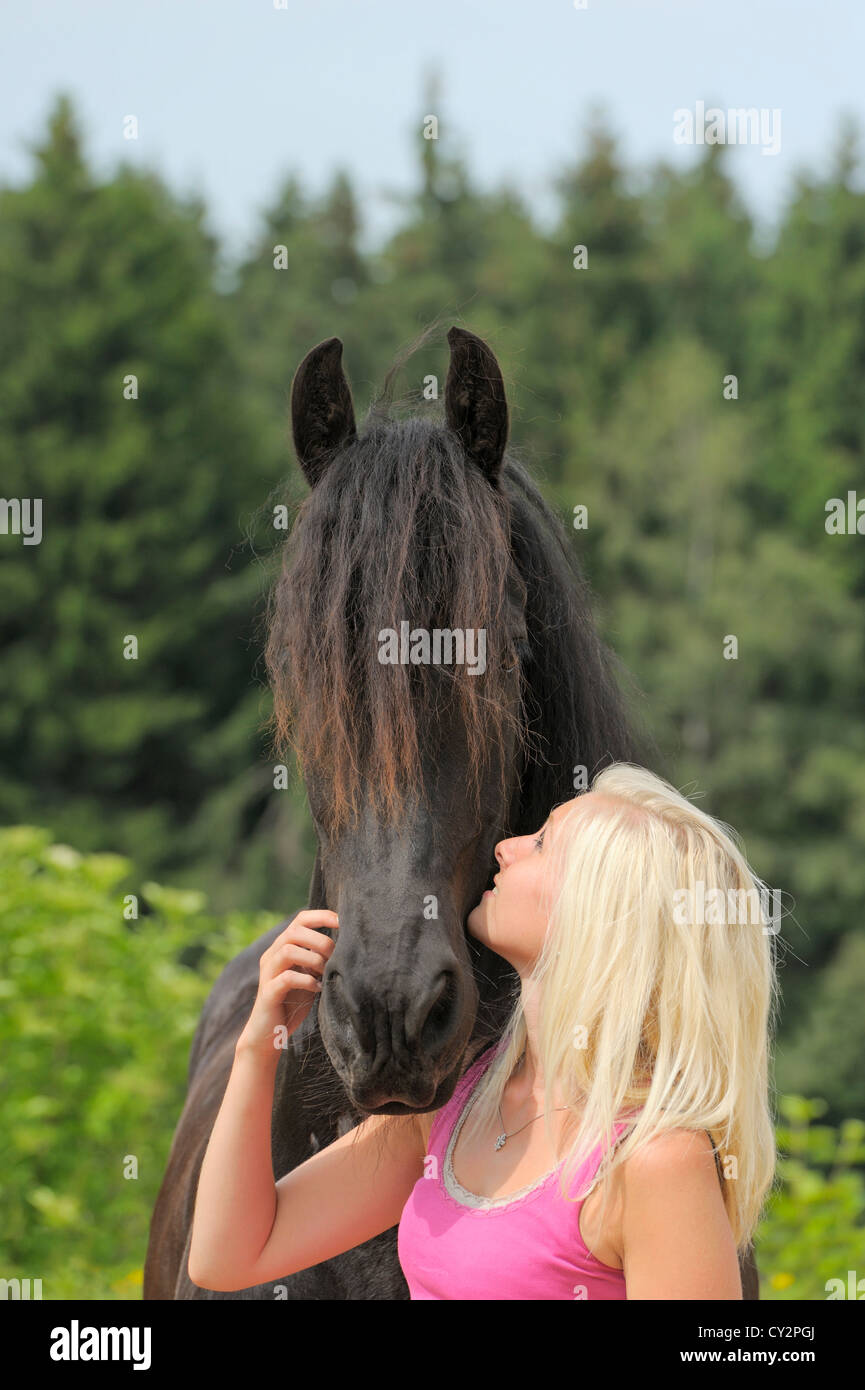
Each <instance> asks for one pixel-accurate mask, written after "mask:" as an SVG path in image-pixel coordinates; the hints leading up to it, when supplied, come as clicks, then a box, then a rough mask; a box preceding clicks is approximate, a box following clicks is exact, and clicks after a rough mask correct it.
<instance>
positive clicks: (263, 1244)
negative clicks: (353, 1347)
mask: <svg viewBox="0 0 865 1390" xmlns="http://www.w3.org/2000/svg"><path fill="white" fill-rule="evenodd" d="M274 1055H275V1057H276V1058H278V1055H279V1054H278V1053H275V1054H274ZM276 1065H277V1063H276V1061H271V1060H270V1059H269V1058H267V1057H264V1056H262V1054H261V1052H260V1050H253V1049H245V1048H244V1047H243V1046H241V1044H238V1048H237V1049H236V1052H235V1062H234V1066H233V1068H232V1071H231V1077H230V1078H229V1082H228V1087H227V1089H226V1092H225V1097H224V1099H223V1102H222V1107H221V1109H220V1111H219V1115H218V1116H217V1119H216V1124H215V1125H214V1127H213V1133H212V1134H211V1137H210V1143H209V1145H208V1148H207V1153H206V1154H205V1158H204V1163H203V1164H202V1168H201V1176H200V1178H199V1182H198V1193H197V1196H196V1201H195V1216H194V1220H193V1228H192V1242H191V1246H190V1251H189V1262H188V1273H189V1277H190V1279H191V1280H192V1282H193V1284H198V1285H199V1286H200V1287H201V1288H206V1289H214V1290H217V1291H219V1292H222V1293H231V1292H236V1291H237V1290H238V1289H248V1288H251V1287H252V1286H253V1285H254V1284H264V1283H267V1282H268V1281H269V1280H271V1279H279V1278H282V1277H283V1276H288V1275H289V1274H295V1273H296V1272H297V1271H298V1270H300V1269H308V1268H309V1267H310V1266H311V1265H316V1264H321V1262H322V1261H323V1260H328V1259H330V1258H331V1257H332V1256H334V1255H339V1254H342V1252H343V1251H344V1250H351V1249H353V1247H354V1246H356V1245H362V1244H363V1243H364V1241H367V1240H371V1239H372V1237H373V1236H376V1235H379V1234H380V1233H381V1232H382V1231H387V1230H389V1229H390V1227H391V1226H395V1225H397V1223H398V1222H399V1219H400V1216H401V1215H402V1209H403V1207H404V1206H405V1204H406V1202H407V1200H408V1197H409V1194H410V1193H411V1190H412V1188H413V1187H414V1184H415V1183H416V1182H417V1180H418V1178H419V1177H421V1176H422V1174H423V1159H424V1141H423V1136H422V1132H421V1129H420V1127H419V1125H418V1123H417V1117H416V1116H414V1115H406V1116H390V1115H373V1116H370V1117H369V1118H368V1119H366V1120H364V1121H362V1122H361V1124H359V1125H358V1126H356V1128H355V1129H353V1130H350V1131H349V1133H348V1134H344V1135H342V1137H341V1138H339V1139H337V1140H335V1141H334V1143H332V1144H329V1145H328V1147H327V1148H326V1149H322V1151H321V1152H320V1153H317V1154H314V1155H313V1156H312V1158H308V1159H307V1160H306V1162H305V1163H301V1164H300V1165H299V1166H298V1167H297V1168H295V1169H293V1171H292V1172H290V1173H287V1174H286V1176H285V1177H283V1178H280V1180H279V1182H278V1183H276V1184H274V1180H273V1168H272V1165H271V1157H270V1121H271V1106H272V1103H273V1086H274V1074H275V1071H276Z"/></svg>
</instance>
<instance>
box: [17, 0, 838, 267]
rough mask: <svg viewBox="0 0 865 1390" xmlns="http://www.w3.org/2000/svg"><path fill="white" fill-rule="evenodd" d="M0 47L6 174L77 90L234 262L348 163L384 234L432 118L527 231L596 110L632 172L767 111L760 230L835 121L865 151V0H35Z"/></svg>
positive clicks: (755, 147) (680, 163)
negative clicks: (289, 197)
mask: <svg viewBox="0 0 865 1390" xmlns="http://www.w3.org/2000/svg"><path fill="white" fill-rule="evenodd" d="M0 39H2V42H0V182H2V183H3V184H6V185H9V184H11V185H18V184H21V183H25V182H26V181H27V179H28V177H29V173H30V170H31V167H32V157H31V155H30V154H29V152H28V146H29V145H30V144H32V143H33V141H34V140H36V139H38V138H39V137H40V136H41V135H42V134H43V132H44V130H45V123H46V120H47V116H48V113H49V111H50V109H51V106H52V104H53V102H54V100H55V98H56V96H57V94H58V93H59V92H60V91H61V90H63V91H66V92H68V93H69V94H70V95H71V96H72V98H73V101H74V103H75V107H76V110H77V112H78V117H79V121H80V123H81V126H82V130H83V134H84V145H85V150H86V153H87V157H88V160H89V162H90V164H91V167H92V168H93V169H94V170H95V171H96V173H97V174H98V175H100V176H104V177H106V178H108V177H110V176H111V173H112V170H113V169H114V168H115V166H116V164H117V163H118V162H119V161H120V160H126V161H128V162H129V163H131V164H133V165H135V166H136V167H140V168H142V169H145V168H149V169H155V170H156V171H158V173H159V174H160V176H161V177H162V178H163V179H164V180H165V182H166V183H167V184H168V185H169V187H170V188H171V189H172V190H174V191H176V192H177V193H178V194H179V195H184V194H188V193H189V192H193V193H196V194H198V195H199V196H201V197H202V198H203V200H204V201H205V203H206V205H207V207H208V209H209V223H210V226H211V228H212V230H213V231H214V232H215V233H216V234H217V235H218V236H219V238H220V240H221V241H222V243H223V247H224V252H225V255H226V256H227V258H229V259H231V258H233V257H236V258H240V257H242V256H243V254H244V250H245V248H246V247H247V246H248V245H249V244H250V242H251V239H252V237H253V236H254V234H255V231H256V228H257V227H258V225H259V220H260V217H261V215H262V213H263V210H264V209H265V208H266V207H267V206H268V205H269V204H270V203H272V202H273V200H274V199H275V197H276V193H277V190H278V188H279V186H280V183H281V182H282V180H283V179H284V178H285V177H287V176H288V175H289V174H295V175H297V176H298V177H299V178H300V180H301V182H302V185H303V187H304V189H305V190H306V191H307V193H308V194H310V195H311V196H315V195H318V194H320V193H321V192H322V191H323V190H324V189H325V188H326V186H327V184H328V182H329V180H330V179H331V178H332V176H333V173H334V171H335V170H336V169H337V168H341V169H344V170H346V171H347V172H348V173H349V174H350V175H351V177H352V180H353V182H354V185H355V188H356V190H357V191H358V193H359V195H360V197H361V200H362V214H363V226H364V235H363V240H364V243H365V244H366V245H367V246H373V245H375V244H377V243H378V242H379V241H380V240H381V239H382V238H383V237H384V236H386V235H387V233H388V231H389V230H391V229H392V228H393V227H394V226H395V225H397V224H398V222H399V218H400V204H399V196H400V195H405V194H406V193H408V192H409V191H410V190H411V189H412V188H413V187H415V185H416V182H417V150H416V145H415V141H416V132H417V131H418V129H419V127H420V126H421V124H422V121H423V118H424V117H425V116H426V115H429V114H434V115H436V116H437V117H438V120H439V130H438V134H439V140H440V145H439V149H440V150H441V152H442V154H445V155H446V154H448V153H454V154H459V155H461V156H462V157H463V158H464V159H465V160H466V162H467V165H468V168H469V171H470V173H471V176H472V178H473V180H474V181H475V182H476V183H477V184H478V185H479V186H480V187H482V188H494V187H496V186H498V185H500V184H501V183H502V182H503V181H505V180H507V181H508V182H509V183H511V184H512V185H515V186H516V187H517V188H518V189H519V190H520V191H521V192H522V194H523V196H524V197H525V199H526V201H527V202H528V204H529V206H530V207H531V209H532V210H533V212H534V214H535V215H536V217H537V220H538V221H539V222H540V223H545V222H547V221H548V220H549V218H550V216H551V214H552V211H553V208H554V206H555V202H554V197H553V193H552V186H551V180H552V179H553V178H554V177H555V175H556V174H557V173H558V172H560V171H561V170H562V168H563V167H565V166H567V165H571V164H573V162H574V161H576V160H577V159H578V158H579V156H580V155H581V154H582V153H583V152H584V150H585V133H586V130H587V128H588V125H589V123H590V119H591V115H592V111H593V109H595V108H598V107H600V108H601V109H602V110H603V112H604V113H605V116H606V119H607V120H608V122H609V124H610V126H611V128H612V130H613V132H614V133H615V135H616V136H617V138H618V140H619V144H620V149H621V155H622V159H623V161H624V163H625V165H626V167H627V168H628V169H629V170H632V171H633V173H634V177H635V178H636V179H639V177H640V174H641V172H645V170H646V168H647V167H648V166H649V165H650V164H651V163H653V162H654V161H657V160H665V161H668V162H669V163H670V164H672V165H673V166H674V167H678V168H686V167H688V166H690V165H692V164H693V163H694V161H695V160H696V159H698V158H699V157H700V155H701V153H702V151H701V150H700V148H699V147H698V145H696V144H695V143H693V137H692V142H691V143H677V142H676V139H675V138H674V132H675V129H676V126H677V120H678V125H679V127H680V128H681V126H682V118H681V117H679V118H674V113H675V112H677V111H679V112H681V111H683V110H684V111H688V112H690V113H691V116H692V122H693V134H694V136H695V135H696V134H698V133H703V132H704V130H705V126H704V123H703V122H704V119H705V120H711V112H710V108H713V107H716V108H720V109H721V110H722V111H723V112H725V113H726V112H727V111H728V110H729V109H730V108H739V107H744V108H756V109H757V110H758V111H759V112H761V113H764V114H763V116H762V119H763V121H764V122H765V124H764V126H763V132H762V134H758V135H756V136H755V138H754V139H753V140H752V141H750V142H748V143H741V144H737V145H736V146H735V147H734V148H731V149H730V151H729V152H728V153H729V155H730V160H729V163H728V168H729V169H730V171H731V173H732V176H733V177H734V179H735V180H736V182H737V184H738V186H739V187H740V189H741V192H742V196H743V198H744V200H745V202H746V203H747V205H748V207H749V208H750V210H751V212H752V215H753V216H754V217H755V219H756V220H757V222H758V225H759V226H760V227H761V229H762V233H763V236H764V237H766V238H768V237H770V236H771V231H772V228H773V227H774V225H775V223H776V221H777V219H778V218H779V217H780V215H781V213H782V210H783V207H784V204H785V202H786V200H787V199H788V198H789V197H790V196H791V195H792V191H793V189H794V186H795V178H796V176H797V174H800V173H806V174H811V175H817V176H820V175H824V174H825V173H826V172H827V171H828V170H829V168H830V167H831V163H832V159H833V154H834V151H835V150H836V148H837V142H838V135H839V130H840V126H841V121H842V118H843V117H845V116H846V117H851V118H853V119H854V120H855V121H856V122H857V123H858V126H859V129H860V130H861V131H862V133H863V144H865V82H863V80H862V69H863V58H865V3H863V0H809V3H805V2H804V0H725V3H724V4H723V5H721V4H718V3H711V0H577V3H576V4H575V3H574V0H436V3H417V2H416V0H138V3H135V2H134V0H26V2H25V3H20V4H18V5H17V6H15V7H14V8H13V7H12V6H10V5H9V4H8V3H7V4H6V5H5V6H3V7H2V10H0ZM431 71H436V72H437V73H438V75H439V81H440V91H439V96H438V98H437V99H436V102H435V107H434V109H432V110H428V109H427V105H425V92H426V90H427V89H426V86H425V80H426V76H427V74H428V73H430V72H431ZM698 103H702V104H703V109H704V110H705V112H706V115H705V118H700V117H699V115H698V112H699V110H700V108H699V107H698ZM130 116H133V117H135V119H136V122H137V139H134V140H131V139H127V138H125V136H124V130H126V131H127V132H128V131H129V129H130V124H129V122H128V120H127V118H128V117H130ZM715 130H716V131H717V132H718V133H720V128H719V127H718V126H717V124H716V126H715ZM709 134H710V136H711V130H710V132H709ZM774 147H777V148H774ZM764 149H769V150H772V151H773V152H770V153H764ZM856 183H857V186H859V187H862V186H863V174H862V171H861V169H860V170H859V171H858V173H857V177H856Z"/></svg>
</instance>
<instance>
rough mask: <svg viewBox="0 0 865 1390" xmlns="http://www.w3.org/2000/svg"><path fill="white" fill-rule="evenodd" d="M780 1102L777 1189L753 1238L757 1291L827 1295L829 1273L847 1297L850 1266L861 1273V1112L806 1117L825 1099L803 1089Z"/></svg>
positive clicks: (864, 1185) (864, 1239) (864, 1235)
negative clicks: (823, 1120) (819, 1121)
mask: <svg viewBox="0 0 865 1390" xmlns="http://www.w3.org/2000/svg"><path fill="white" fill-rule="evenodd" d="M778 1108H779V1110H780V1113H781V1116H782V1123H781V1124H779V1126H778V1129H777V1144H778V1150H779V1161H778V1171H777V1184H776V1190H775V1191H774V1192H773V1194H772V1196H771V1199H770V1201H769V1203H768V1206H767V1212H766V1216H765V1219H764V1220H763V1222H762V1224H761V1225H760V1227H759V1228H758V1230H757V1235H756V1241H755V1250H756V1255H757V1264H758V1267H759V1270H760V1280H761V1297H762V1298H777V1299H800V1298H801V1299H818V1298H819V1299H825V1298H828V1297H829V1293H830V1292H832V1293H833V1295H834V1294H835V1289H834V1288H833V1287H830V1288H828V1289H827V1285H828V1283H829V1280H833V1279H840V1280H841V1281H842V1282H843V1285H844V1294H843V1296H844V1297H845V1298H846V1297H849V1296H850V1295H849V1292H848V1289H849V1272H850V1271H851V1270H852V1271H853V1272H854V1282H855V1283H856V1284H858V1281H859V1280H860V1279H865V1176H863V1171H865V1120H861V1119H855V1120H854V1119H849V1120H844V1121H843V1122H842V1124H841V1125H840V1126H839V1127H838V1128H837V1129H834V1128H832V1127H831V1126H830V1125H815V1124H812V1123H811V1121H812V1120H814V1119H815V1118H818V1117H819V1116H820V1115H822V1114H823V1113H824V1112H825V1110H826V1102H825V1101H823V1100H822V1099H814V1100H807V1099H806V1098H805V1097H803V1096H795V1095H781V1096H779V1097H778ZM863 1287H865V1285H863ZM856 1296H857V1297H859V1298H862V1297H863V1296H865V1295H862V1294H858V1295H856Z"/></svg>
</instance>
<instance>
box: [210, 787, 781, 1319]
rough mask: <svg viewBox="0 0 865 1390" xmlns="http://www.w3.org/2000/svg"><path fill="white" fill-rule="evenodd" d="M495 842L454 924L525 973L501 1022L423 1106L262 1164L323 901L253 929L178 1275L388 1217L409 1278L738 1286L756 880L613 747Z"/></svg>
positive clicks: (431, 1290)
mask: <svg viewBox="0 0 865 1390" xmlns="http://www.w3.org/2000/svg"><path fill="white" fill-rule="evenodd" d="M496 858H497V860H498V863H499V866H500V869H499V873H498V874H497V875H496V879H495V887H494V889H493V890H492V891H491V892H487V893H485V894H484V896H483V899H482V900H481V902H480V903H479V904H478V906H477V907H476V908H475V909H474V910H473V912H472V913H471V915H470V917H469V919H468V929H469V931H470V932H471V933H472V935H473V936H475V937H477V938H478V939H479V940H481V941H483V942H485V943H486V944H487V945H488V946H489V947H490V948H491V949H492V950H494V951H496V952H497V953H498V954H500V955H502V956H504V957H505V958H506V959H507V960H508V961H509V962H510V963H511V964H512V965H513V967H514V969H515V970H516V971H517V973H518V974H519V977H520V981H521V989H520V994H519V997H518V1000H517V1002H516V1004H515V1007H514V1009H513V1011H512V1014H511V1017H510V1020H509V1023H508V1025H507V1027H506V1029H505V1031H504V1034H503V1036H502V1038H501V1039H500V1040H499V1042H498V1043H496V1044H494V1045H493V1047H491V1048H488V1049H486V1051H485V1052H484V1053H483V1054H482V1055H481V1056H480V1057H479V1058H477V1059H476V1060H475V1062H474V1064H473V1065H472V1066H471V1067H470V1068H469V1070H468V1071H467V1073H466V1074H465V1075H464V1077H463V1079H462V1081H461V1082H460V1084H459V1085H458V1087H457V1089H456V1091H455V1093H454V1095H453V1096H452V1098H451V1100H450V1102H449V1103H448V1104H447V1105H445V1106H443V1107H442V1108H441V1110H439V1111H438V1112H436V1113H434V1114H427V1115H409V1116H398V1117H392V1116H371V1117H369V1118H367V1119H365V1120H364V1121H363V1122H362V1123H361V1124H359V1125H358V1126H357V1127H356V1128H355V1129H354V1130H352V1131H351V1132H350V1133H348V1134H346V1135H343V1136H342V1137H341V1138H339V1139H337V1140H336V1141H335V1142H334V1143H333V1144H331V1145H329V1146H328V1147H327V1148H326V1149H323V1150H322V1151H321V1152H320V1153H317V1154H315V1155H314V1156H313V1157H312V1158H310V1159H308V1160H307V1161H306V1162H305V1163H302V1164H301V1165H300V1166H299V1167H298V1168H296V1169H294V1171H293V1172H291V1173H288V1174H287V1175H286V1176H285V1177H283V1178H281V1179H280V1181H279V1182H278V1183H276V1185H274V1181H273V1171H272V1168H271V1159H270V1114H271V1103H272V1097H273V1078H274V1072H275V1069H276V1065H277V1059H278V1056H279V1053H278V1051H277V1050H276V1049H275V1047H274V1031H275V1030H278V1029H282V1030H287V1031H288V1032H289V1033H290V1032H291V1031H293V1030H294V1029H295V1028H297V1027H298V1026H299V1024H300V1023H301V1022H302V1020H303V1018H304V1017H305V1015H306V1013H307V1012H308V1011H309V1007H310V1006H311V1002H312V998H313V994H314V992H315V991H316V990H317V989H319V988H320V985H319V983H318V980H319V976H320V975H321V973H322V971H323V969H324V967H325V965H326V963H327V959H328V958H329V956H330V954H331V952H332V950H333V944H334V943H333V941H332V940H331V939H330V938H329V937H326V936H324V935H323V934H322V933H321V932H320V931H316V930H315V927H316V926H319V927H321V926H327V927H331V926H336V925H338V923H337V921H336V917H335V914H333V913H331V912H326V911H310V912H304V913H300V914H299V915H298V917H297V918H295V920H294V922H292V923H291V925H290V926H289V927H287V928H286V930H285V931H284V932H283V933H282V934H281V935H280V936H279V937H278V938H277V940H276V941H275V942H274V943H273V945H272V946H271V947H270V948H269V949H268V950H267V951H266V952H265V953H264V955H263V956H262V959H261V971H260V985H259V991H258V997H257V999H256V1002H255V1005H254V1007H253V1010H252V1013H251V1015H250V1018H249V1020H248V1022H247V1024H246V1027H245V1028H244V1030H243V1033H242V1034H241V1036H240V1038H239V1039H238V1043H237V1047H236V1056H235V1064H234V1067H233V1070H232V1073H231V1077H230V1080H229V1083H228V1088H227V1090H226V1093H225V1098H224V1100H223V1103H222V1108H221V1110H220V1112H219V1115H218V1117H217V1121H216V1124H215V1126H214V1129H213V1133H212V1135H211V1138H210V1143H209V1145H208V1149H207V1153H206V1155H205V1159H204V1163H203V1165H202V1170H201V1175H200V1178H199V1185H198V1194H197V1199H196V1207H195V1217H194V1223H193V1230H192V1242H191V1247H190V1254H189V1262H188V1270H189V1277H190V1279H192V1281H193V1282H194V1283H196V1284H199V1285H201V1286H202V1287H205V1288H210V1289H216V1290H222V1291H231V1290H237V1289H242V1288H248V1287H250V1286H252V1285H253V1284H258V1283H264V1282H266V1281H268V1280H272V1279H277V1278H279V1277H281V1276H285V1275H288V1274H291V1273H294V1272H296V1271H297V1270H300V1269H306V1268H308V1267H309V1266H311V1265H314V1264H318V1263H320V1262H321V1261H323V1260H326V1259H329V1258H331V1257H332V1256H334V1255H337V1254H339V1253H340V1252H342V1251H344V1250H348V1249H351V1248H352V1247H353V1246H355V1245H360V1244H362V1243H363V1242H364V1241H366V1240H369V1239H370V1238H371V1237H372V1236H374V1235H377V1234H378V1233H379V1232H381V1231H385V1230H388V1229H389V1228H390V1227H392V1226H394V1225H396V1224H397V1223H399V1253H400V1260H401V1263H402V1267H403V1271H404V1273H405V1275H406V1278H407V1280H408V1283H409V1289H410V1293H411V1297H412V1298H415V1299H436V1298H444V1299H561V1298H570V1299H622V1298H630V1299H704V1298H709V1299H740V1298H741V1297H742V1289H741V1282H740V1278H739V1269H738V1251H739V1250H742V1249H744V1248H745V1247H746V1246H747V1245H748V1244H749V1242H750V1239H751V1236H752V1234H753V1231H754V1229H755V1227H756V1225H757V1222H758V1219H759V1216H760V1213H761V1209H762V1206H763V1202H764V1200H765V1198H766V1195H767V1194H768V1192H769V1190H770V1189H771V1187H772V1183H773V1178H774V1169H775V1145H774V1131H773V1126H772V1121H771V1115H770V1109H769V1097H768V1058H769V1041H770V1031H771V1028H772V1025H773V1022H774V1013H775V1007H776V1004H777V982H776V975H775V968H774V961H773V951H772V940H773V936H772V930H771V928H770V926H769V924H768V922H767V917H766V914H765V912H764V910H763V900H762V898H761V893H762V892H765V889H764V885H762V883H761V882H760V880H759V879H757V878H756V877H755V876H754V874H753V873H752V871H751V870H750V869H749V867H748V864H747V862H746V860H745V858H744V856H743V855H742V853H741V851H740V850H739V848H738V846H737V845H736V843H734V840H733V838H732V834H731V832H729V831H728V829H727V827H725V826H723V825H722V824H720V823H719V822H717V821H715V820H714V819H713V818H712V817H711V816H709V815H707V814H706V813H705V812H703V811H701V810H699V809H698V808H697V807H695V806H694V805H692V804H691V802H690V801H688V800H687V798H686V797H684V796H682V795H681V794H680V793H679V792H677V791H676V790H675V788H673V787H671V786H670V785H669V784H668V783H667V782H664V781H663V780H662V779H660V778H658V777H656V776H655V775H654V774H652V773H650V772H647V771H646V770H644V769H642V768H637V767H634V766H632V765H630V764H624V763H619V764H614V765H613V766H612V767H608V768H606V769H605V770H604V771H603V772H602V773H600V774H599V776H598V777H597V778H596V779H595V781H594V783H593V785H592V789H591V791H590V792H587V793H585V794H583V795H582V796H579V797H577V798H575V799H574V800H573V801H570V802H567V803H565V804H563V805H561V806H558V807H556V808H555V809H554V810H553V811H552V813H551V814H550V816H549V818H548V819H547V821H546V823H545V825H544V826H543V828H542V829H541V831H540V833H539V834H538V835H536V836H522V837H519V838H516V839H510V840H505V841H502V842H501V843H500V844H499V845H498V846H497V848H496ZM706 903H711V904H712V905H713V911H712V912H711V913H706V912H705V911H704V906H705V904H706ZM719 904H720V905H721V906H722V907H724V908H725V909H727V910H726V912H721V913H720V914H719V910H718V909H719ZM542 1118H543V1123H535V1121H539V1122H540V1121H541V1119H542ZM383 1140H384V1141H386V1142H382V1141H383Z"/></svg>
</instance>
